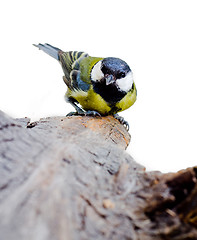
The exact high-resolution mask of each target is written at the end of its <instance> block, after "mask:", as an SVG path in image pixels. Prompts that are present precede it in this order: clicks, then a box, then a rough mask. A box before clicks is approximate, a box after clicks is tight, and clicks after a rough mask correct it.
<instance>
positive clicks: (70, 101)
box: [66, 98, 84, 116]
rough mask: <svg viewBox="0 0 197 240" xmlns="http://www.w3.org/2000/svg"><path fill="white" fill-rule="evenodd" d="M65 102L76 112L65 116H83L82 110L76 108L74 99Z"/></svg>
mask: <svg viewBox="0 0 197 240" xmlns="http://www.w3.org/2000/svg"><path fill="white" fill-rule="evenodd" d="M66 101H67V102H69V103H70V104H71V105H72V106H73V107H74V108H75V110H76V112H70V113H68V114H67V115H66V116H73V115H84V111H83V109H82V108H80V107H79V106H77V104H76V100H75V99H74V98H67V99H66Z"/></svg>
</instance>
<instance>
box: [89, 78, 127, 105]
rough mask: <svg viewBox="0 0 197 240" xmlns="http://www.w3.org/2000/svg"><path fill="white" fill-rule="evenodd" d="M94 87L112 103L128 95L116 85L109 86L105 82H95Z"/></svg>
mask: <svg viewBox="0 0 197 240" xmlns="http://www.w3.org/2000/svg"><path fill="white" fill-rule="evenodd" d="M93 89H94V91H95V92H96V93H98V94H99V95H100V96H101V97H102V98H103V99H104V100H105V101H106V102H108V103H109V104H110V105H114V104H115V103H117V102H119V101H120V100H121V99H122V98H123V97H124V96H125V95H126V92H124V91H121V90H119V89H118V88H117V87H116V86H115V85H113V84H110V85H108V86H107V85H106V84H105V82H96V83H93Z"/></svg>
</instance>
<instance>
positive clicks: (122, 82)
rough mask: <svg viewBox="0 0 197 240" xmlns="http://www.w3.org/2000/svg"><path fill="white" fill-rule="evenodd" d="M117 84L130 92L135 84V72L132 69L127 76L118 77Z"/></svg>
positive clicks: (121, 88)
mask: <svg viewBox="0 0 197 240" xmlns="http://www.w3.org/2000/svg"><path fill="white" fill-rule="evenodd" d="M116 84H117V86H118V87H119V88H120V90H122V91H125V92H128V91H129V90H130V89H131V87H132V85H133V73H132V72H131V71H130V72H129V73H127V75H126V77H124V78H121V79H117V81H116Z"/></svg>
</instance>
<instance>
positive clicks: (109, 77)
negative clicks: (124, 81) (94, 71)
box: [105, 74, 116, 86]
mask: <svg viewBox="0 0 197 240" xmlns="http://www.w3.org/2000/svg"><path fill="white" fill-rule="evenodd" d="M105 80H106V85H107V86H108V85H109V84H112V83H114V82H115V81H116V79H115V77H114V76H113V75H108V74H106V75H105Z"/></svg>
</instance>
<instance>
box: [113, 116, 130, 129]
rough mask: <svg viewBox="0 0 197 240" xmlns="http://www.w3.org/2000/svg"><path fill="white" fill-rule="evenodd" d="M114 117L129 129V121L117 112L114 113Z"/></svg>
mask: <svg viewBox="0 0 197 240" xmlns="http://www.w3.org/2000/svg"><path fill="white" fill-rule="evenodd" d="M114 118H115V119H117V120H118V121H119V122H120V123H121V124H122V125H124V126H125V127H126V129H127V131H129V123H128V122H127V121H125V120H124V118H123V117H121V116H119V115H118V114H114Z"/></svg>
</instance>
